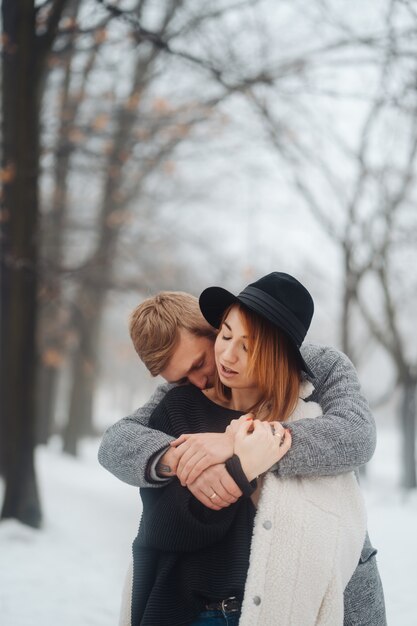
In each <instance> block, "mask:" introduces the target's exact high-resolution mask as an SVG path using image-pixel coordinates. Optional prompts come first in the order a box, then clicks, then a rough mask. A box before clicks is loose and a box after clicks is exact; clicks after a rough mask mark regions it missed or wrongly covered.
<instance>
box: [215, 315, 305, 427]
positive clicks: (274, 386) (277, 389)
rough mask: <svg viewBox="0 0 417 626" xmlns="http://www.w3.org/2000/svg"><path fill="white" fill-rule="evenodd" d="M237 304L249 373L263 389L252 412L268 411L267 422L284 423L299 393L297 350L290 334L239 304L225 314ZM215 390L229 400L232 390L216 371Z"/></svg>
mask: <svg viewBox="0 0 417 626" xmlns="http://www.w3.org/2000/svg"><path fill="white" fill-rule="evenodd" d="M234 307H237V309H238V311H239V313H240V315H241V316H242V319H243V323H244V325H245V327H246V332H247V335H248V365H249V370H248V373H249V374H250V375H252V376H253V377H254V379H255V383H256V385H257V387H258V388H259V390H260V392H261V397H262V399H261V401H260V402H258V403H257V404H256V405H255V406H254V407H252V409H251V410H252V411H253V412H257V411H258V412H259V417H260V419H262V417H261V415H265V413H266V414H267V417H266V419H267V420H268V421H273V420H277V421H280V422H285V420H286V419H288V417H289V416H290V415H291V413H292V412H293V411H294V409H295V406H296V404H297V401H298V396H299V386H300V381H301V367H300V364H299V361H298V358H297V352H296V350H295V348H294V346H293V345H292V343H291V341H290V340H289V338H288V337H287V335H286V334H285V333H284V332H283V331H281V330H280V329H279V328H277V327H276V326H274V324H272V323H271V322H269V321H268V320H266V319H265V318H263V317H262V316H261V315H257V314H256V313H254V312H252V311H251V310H249V309H247V308H246V307H244V306H242V305H240V304H233V305H232V306H230V307H229V308H228V309H227V310H226V312H225V313H224V315H223V318H222V324H223V322H224V320H225V319H226V317H227V315H228V314H229V311H230V310H231V309H232V308H234ZM215 389H216V393H217V394H218V396H219V397H220V398H221V399H222V400H224V401H227V400H230V397H231V390H230V389H229V388H228V387H226V386H225V385H223V384H222V383H221V381H220V379H219V376H218V374H217V371H216V373H215Z"/></svg>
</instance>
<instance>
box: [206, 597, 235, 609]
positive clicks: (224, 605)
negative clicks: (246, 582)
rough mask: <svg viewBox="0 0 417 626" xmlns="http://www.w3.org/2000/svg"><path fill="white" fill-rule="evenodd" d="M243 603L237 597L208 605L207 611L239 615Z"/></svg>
mask: <svg viewBox="0 0 417 626" xmlns="http://www.w3.org/2000/svg"><path fill="white" fill-rule="evenodd" d="M240 606H241V602H240V600H238V599H237V598H235V596H232V597H231V598H226V599H225V600H217V601H216V602H209V603H208V604H206V610H207V611H223V613H237V612H238V611H240Z"/></svg>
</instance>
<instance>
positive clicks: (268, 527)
mask: <svg viewBox="0 0 417 626" xmlns="http://www.w3.org/2000/svg"><path fill="white" fill-rule="evenodd" d="M262 526H263V527H264V528H265V530H271V528H272V522H271V521H270V520H269V519H267V520H265V522H264V523H263V524H262Z"/></svg>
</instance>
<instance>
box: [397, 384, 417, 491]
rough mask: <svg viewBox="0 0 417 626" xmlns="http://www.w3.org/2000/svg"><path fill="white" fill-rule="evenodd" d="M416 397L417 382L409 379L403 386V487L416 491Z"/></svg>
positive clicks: (401, 409)
mask: <svg viewBox="0 0 417 626" xmlns="http://www.w3.org/2000/svg"><path fill="white" fill-rule="evenodd" d="M416 395H417V380H413V379H408V380H406V381H405V382H404V384H403V396H402V402H401V408H400V411H401V432H402V437H403V440H402V455H401V456H402V459H403V475H402V486H403V487H404V488H405V489H415V488H416V487H417V481H416V450H415V447H416V443H415V442H416Z"/></svg>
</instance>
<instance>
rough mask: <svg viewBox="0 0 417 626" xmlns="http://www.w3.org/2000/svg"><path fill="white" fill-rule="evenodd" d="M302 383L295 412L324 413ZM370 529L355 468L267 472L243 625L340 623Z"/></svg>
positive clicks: (338, 625)
mask: <svg viewBox="0 0 417 626" xmlns="http://www.w3.org/2000/svg"><path fill="white" fill-rule="evenodd" d="M312 390H313V387H312V385H311V383H308V382H304V383H303V384H302V385H301V388H300V400H299V402H298V405H297V407H296V410H295V411H294V413H293V415H292V416H291V418H290V421H295V420H298V419H303V418H307V417H310V418H314V417H318V416H319V415H321V414H322V412H321V409H320V406H319V405H318V404H316V403H315V402H305V401H304V400H303V399H302V398H306V397H308V396H309V395H310V394H311V392H312ZM365 533H366V515H365V507H364V502H363V498H362V495H361V492H360V489H359V485H358V483H357V480H356V477H355V475H354V473H353V472H349V473H346V474H339V475H338V476H325V477H308V478H279V477H277V476H276V475H275V474H274V473H273V472H269V473H268V474H267V475H266V477H265V481H264V484H263V487H262V492H261V496H260V499H259V503H258V511H257V514H256V518H255V523H254V531H253V538H252V545H251V554H250V564H249V570H248V577H247V580H246V587H245V594H244V599H243V605H242V615H241V618H240V620H239V626H313V625H314V626H342V625H343V591H344V589H345V587H346V585H347V583H348V582H349V580H350V578H351V576H352V574H353V572H354V571H355V569H356V567H357V565H358V562H359V557H360V554H361V550H362V546H363V543H364V540H365Z"/></svg>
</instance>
